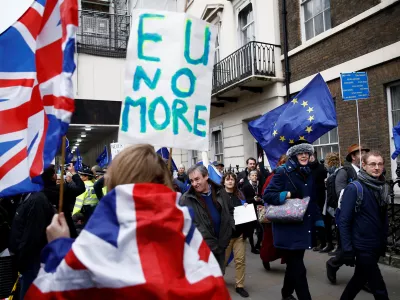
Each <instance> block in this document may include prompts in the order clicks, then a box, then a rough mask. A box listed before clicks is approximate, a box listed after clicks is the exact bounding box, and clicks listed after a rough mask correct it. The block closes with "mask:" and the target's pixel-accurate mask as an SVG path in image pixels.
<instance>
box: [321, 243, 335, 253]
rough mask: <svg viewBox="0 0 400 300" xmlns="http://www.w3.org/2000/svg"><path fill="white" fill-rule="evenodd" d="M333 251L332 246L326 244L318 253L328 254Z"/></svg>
mask: <svg viewBox="0 0 400 300" xmlns="http://www.w3.org/2000/svg"><path fill="white" fill-rule="evenodd" d="M333 249H334V248H333V245H332V244H328V245H326V246H325V248H323V249H321V250H320V251H319V253H328V252H331V251H332V250H333Z"/></svg>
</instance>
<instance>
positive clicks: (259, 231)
mask: <svg viewBox="0 0 400 300" xmlns="http://www.w3.org/2000/svg"><path fill="white" fill-rule="evenodd" d="M254 229H255V230H256V235H257V244H256V245H254V237H253V235H254V234H253V232H254ZM254 229H253V230H252V232H251V234H250V236H249V243H250V246H251V249H254V248H257V249H259V248H260V247H261V242H262V239H263V233H264V232H263V228H262V226H261V224H260V222H258V221H256V222H254Z"/></svg>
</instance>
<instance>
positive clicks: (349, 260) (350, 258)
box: [342, 252, 356, 267]
mask: <svg viewBox="0 0 400 300" xmlns="http://www.w3.org/2000/svg"><path fill="white" fill-rule="evenodd" d="M342 259H343V263H344V264H345V265H346V266H349V267H354V264H355V263H356V259H355V257H354V253H353V252H344V253H343V256H342Z"/></svg>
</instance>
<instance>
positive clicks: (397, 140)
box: [392, 122, 400, 159]
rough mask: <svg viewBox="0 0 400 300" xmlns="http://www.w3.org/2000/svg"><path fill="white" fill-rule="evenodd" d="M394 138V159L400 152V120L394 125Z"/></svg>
mask: <svg viewBox="0 0 400 300" xmlns="http://www.w3.org/2000/svg"><path fill="white" fill-rule="evenodd" d="M393 140H394V146H395V147H396V150H395V151H394V152H393V154H392V159H396V158H397V156H399V154H400V122H399V123H398V124H397V125H396V126H395V127H393Z"/></svg>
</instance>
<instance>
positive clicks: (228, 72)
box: [212, 42, 279, 94]
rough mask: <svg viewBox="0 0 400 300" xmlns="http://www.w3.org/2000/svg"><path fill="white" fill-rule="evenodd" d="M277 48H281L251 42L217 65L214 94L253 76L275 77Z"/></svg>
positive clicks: (214, 75)
mask: <svg viewBox="0 0 400 300" xmlns="http://www.w3.org/2000/svg"><path fill="white" fill-rule="evenodd" d="M275 47H279V46H275V45H271V44H267V43H261V42H249V43H247V44H246V45H244V46H243V47H241V48H239V49H238V50H236V51H235V52H233V53H232V54H230V55H229V56H227V57H226V58H224V59H223V60H221V61H219V62H218V63H216V64H215V65H214V72H213V90H212V93H213V94H215V93H217V92H218V91H220V90H222V89H224V88H226V87H229V86H231V85H232V84H234V83H236V82H239V81H241V80H243V79H246V78H248V77H251V76H256V75H260V76H269V77H275Z"/></svg>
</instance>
